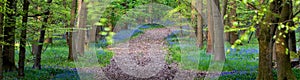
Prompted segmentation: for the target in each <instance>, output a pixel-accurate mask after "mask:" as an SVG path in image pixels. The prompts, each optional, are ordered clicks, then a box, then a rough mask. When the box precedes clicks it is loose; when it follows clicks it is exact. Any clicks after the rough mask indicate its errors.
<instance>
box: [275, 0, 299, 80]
mask: <svg viewBox="0 0 300 80" xmlns="http://www.w3.org/2000/svg"><path fill="white" fill-rule="evenodd" d="M281 5H283V6H282V10H281V13H280V20H279V22H285V21H287V20H289V19H291V18H292V15H291V13H293V8H292V0H285V1H283V3H282V4H281ZM283 24H284V25H286V24H291V22H285V23H283ZM285 30H286V28H283V29H281V30H278V31H277V33H276V36H278V42H279V43H276V54H277V55H276V57H277V63H278V68H277V69H278V73H277V76H278V80H296V77H295V75H294V74H293V71H292V68H291V63H290V52H289V51H287V49H288V48H289V45H288V40H289V38H285V37H284V35H287V36H288V33H285V32H284V31H285ZM280 33H282V35H280ZM283 43H284V44H283Z"/></svg>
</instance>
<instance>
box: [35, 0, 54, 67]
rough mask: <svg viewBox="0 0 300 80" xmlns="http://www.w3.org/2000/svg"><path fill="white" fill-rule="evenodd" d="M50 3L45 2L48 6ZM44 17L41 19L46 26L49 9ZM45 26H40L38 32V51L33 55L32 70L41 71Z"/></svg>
mask: <svg viewBox="0 0 300 80" xmlns="http://www.w3.org/2000/svg"><path fill="white" fill-rule="evenodd" d="M51 2H52V0H47V3H48V4H50V3H51ZM49 6H50V5H49ZM45 15H46V17H45V18H44V19H43V22H44V23H45V24H47V22H48V18H49V15H50V11H49V9H47V13H46V14H45ZM45 24H43V25H42V29H41V31H40V38H39V45H38V50H37V53H36V54H35V60H34V65H33V68H35V69H41V54H42V49H43V43H44V40H45V33H46V30H45V29H46V25H45Z"/></svg>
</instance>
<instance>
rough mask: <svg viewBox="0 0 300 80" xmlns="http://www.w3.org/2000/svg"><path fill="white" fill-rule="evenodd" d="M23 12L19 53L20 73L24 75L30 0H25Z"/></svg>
mask: <svg viewBox="0 0 300 80" xmlns="http://www.w3.org/2000/svg"><path fill="white" fill-rule="evenodd" d="M23 2H24V3H23V12H24V13H25V14H24V15H23V18H22V24H23V28H24V29H23V30H22V31H21V39H20V53H19V69H18V75H19V76H21V77H24V75H25V74H24V65H25V62H24V61H25V53H26V34H27V33H26V31H27V21H28V18H27V16H28V8H29V2H28V0H23Z"/></svg>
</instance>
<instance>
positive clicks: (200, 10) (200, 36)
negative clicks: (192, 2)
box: [196, 0, 203, 48]
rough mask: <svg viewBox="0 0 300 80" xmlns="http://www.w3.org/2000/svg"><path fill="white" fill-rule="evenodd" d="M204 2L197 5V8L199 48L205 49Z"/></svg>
mask: <svg viewBox="0 0 300 80" xmlns="http://www.w3.org/2000/svg"><path fill="white" fill-rule="evenodd" d="M202 2H203V0H201V1H199V3H196V7H198V13H197V28H196V29H197V31H196V32H197V46H199V47H200V48H202V47H203V27H202V25H203V19H202V15H201V14H202V13H201V12H202V7H203V6H202Z"/></svg>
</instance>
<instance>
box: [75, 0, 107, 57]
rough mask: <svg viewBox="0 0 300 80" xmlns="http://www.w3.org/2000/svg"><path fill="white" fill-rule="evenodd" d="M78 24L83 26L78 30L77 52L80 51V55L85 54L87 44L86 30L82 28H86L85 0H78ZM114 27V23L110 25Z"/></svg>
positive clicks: (79, 26)
mask: <svg viewBox="0 0 300 80" xmlns="http://www.w3.org/2000/svg"><path fill="white" fill-rule="evenodd" d="M78 16H79V17H78V26H77V28H81V29H79V30H78V32H77V33H78V34H77V36H76V38H77V42H76V44H77V45H76V50H77V51H76V53H79V55H83V53H84V48H85V47H84V46H85V30H82V29H83V28H86V17H87V16H86V4H85V2H84V0H79V1H78ZM109 26H110V27H111V29H112V24H111V25H109Z"/></svg>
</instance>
